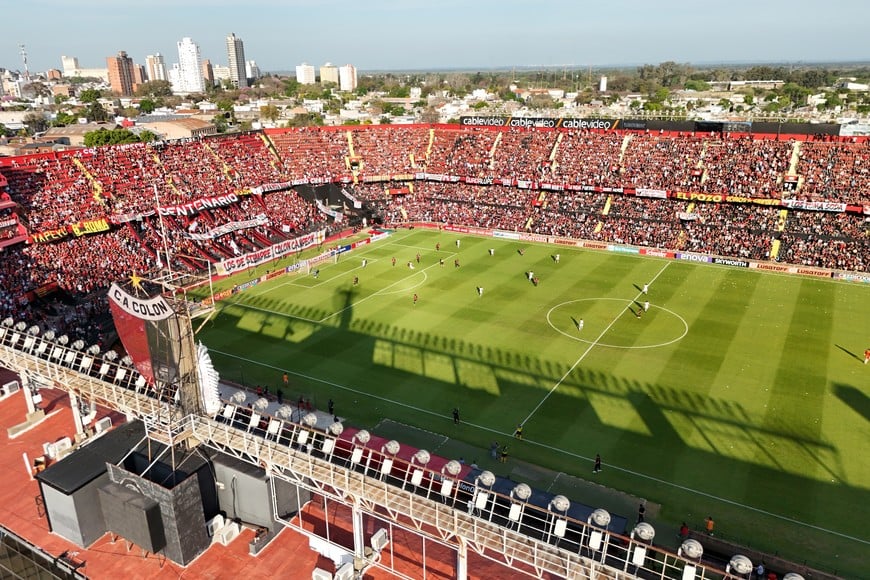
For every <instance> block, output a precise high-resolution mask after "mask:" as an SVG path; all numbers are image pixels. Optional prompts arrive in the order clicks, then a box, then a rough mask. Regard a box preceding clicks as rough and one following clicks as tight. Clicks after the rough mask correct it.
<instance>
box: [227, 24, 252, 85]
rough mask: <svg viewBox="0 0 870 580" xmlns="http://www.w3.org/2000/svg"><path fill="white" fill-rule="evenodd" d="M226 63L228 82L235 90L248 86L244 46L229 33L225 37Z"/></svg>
mask: <svg viewBox="0 0 870 580" xmlns="http://www.w3.org/2000/svg"><path fill="white" fill-rule="evenodd" d="M227 63H228V66H229V67H230V80H231V81H232V83H233V86H234V87H236V88H237V89H244V88H246V87H247V86H248V74H247V72H246V71H245V45H244V43H243V42H242V39H241V38H239V37H238V36H236V35H235V33H232V32H231V33H230V35H229V36H227Z"/></svg>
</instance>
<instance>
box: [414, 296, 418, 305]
mask: <svg viewBox="0 0 870 580" xmlns="http://www.w3.org/2000/svg"><path fill="white" fill-rule="evenodd" d="M416 305H417V295H416V294H414V306H416Z"/></svg>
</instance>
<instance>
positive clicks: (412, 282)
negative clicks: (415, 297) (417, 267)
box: [377, 270, 429, 296]
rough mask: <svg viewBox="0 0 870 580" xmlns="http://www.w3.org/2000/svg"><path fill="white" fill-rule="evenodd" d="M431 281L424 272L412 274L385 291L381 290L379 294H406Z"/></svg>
mask: <svg viewBox="0 0 870 580" xmlns="http://www.w3.org/2000/svg"><path fill="white" fill-rule="evenodd" d="M428 279H429V275H428V274H426V272H425V271H424V270H421V271H419V272H415V273H414V274H411V275H410V276H408V277H407V278H403V279H401V280H398V281H396V282H393V283H392V284H390V285H389V286H387V288H385V289H383V290H379V291H378V292H377V294H378V295H379V296H384V295H387V294H405V293H406V292H410V291H411V290H415V289H417V288H419V287H420V286H422V285H423V284H425V283H426V280H428Z"/></svg>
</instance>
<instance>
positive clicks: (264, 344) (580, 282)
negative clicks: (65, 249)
mask: <svg viewBox="0 0 870 580" xmlns="http://www.w3.org/2000/svg"><path fill="white" fill-rule="evenodd" d="M436 243H437V244H440V250H436ZM491 250H492V251H491ZM555 252H559V253H560V256H559V259H558V261H557V260H556V257H555V255H554V253H555ZM417 254H419V255H420V259H419V262H418V261H417ZM393 258H395V264H394V263H393ZM440 259H443V262H444V263H443V265H441V264H440V263H439V260H440ZM455 260H458V264H459V265H458V266H457V265H455V263H454V261H455ZM363 261H365V264H364V263H363ZM291 262H292V259H291ZM268 267H271V268H274V267H276V265H275V264H272V265H270V266H268ZM265 268H266V267H265V266H261V267H260V268H259V270H258V271H257V272H255V274H257V275H259V274H262V273H265ZM530 272H532V273H533V274H532V275H533V276H534V277H535V278H537V279H538V283H537V284H534V283H533V282H532V281H531V280H530V279H529V278H530V274H529V273H530ZM250 277H252V273H250V272H249V273H248V274H247V275H242V276H241V277H236V278H235V279H233V280H231V281H225V282H224V284H225V285H226V284H232V283H241V282H242V281H244V280H246V279H248V278H250ZM354 278H357V279H358V282H357V283H356V284H355V283H354ZM645 285H647V286H648V290H647V293H644V292H643V290H644V286H645ZM415 295H416V297H417V299H416V301H415V299H414V297H415ZM645 302H648V304H644V303H645ZM199 336H200V338H201V340H202V341H203V342H204V343H205V344H206V345H207V346H208V347H209V348H210V351H211V353H212V358H213V360H214V363H215V366H216V367H217V368H218V370H219V371H220V372H221V374H222V376H223V377H224V378H226V379H229V380H233V381H240V382H243V383H245V384H248V385H263V386H267V387H268V388H269V389H270V390H271V391H273V392H274V390H275V389H276V388H278V387H279V386H281V375H282V373H283V372H284V371H285V370H286V371H287V372H288V373H289V375H290V377H291V380H290V386H289V388H285V392H284V393H283V394H284V397H285V398H288V399H292V398H296V397H298V396H300V395H302V396H305V397H306V398H312V399H314V401H315V402H316V404H317V405H318V406H319V407H321V408H324V407H325V406H326V401H327V399H329V398H331V399H333V400H334V401H335V409H336V413H337V414H338V415H340V416H342V417H346V418H347V420H348V421H349V422H351V423H352V424H355V425H359V426H362V427H367V428H371V427H373V426H375V425H377V424H378V423H379V422H380V421H381V420H384V419H391V420H395V421H399V422H402V423H405V424H408V425H413V426H416V427H420V428H422V429H425V430H427V431H430V432H433V433H437V434H442V435H444V436H445V437H448V438H450V439H452V440H457V441H461V442H463V443H465V444H469V445H473V446H477V447H479V448H480V449H483V450H486V449H488V448H489V445H490V442H491V441H493V440H498V441H502V442H507V441H510V442H511V445H510V447H511V457H512V458H516V459H518V460H523V461H528V462H530V463H533V464H536V465H540V466H543V467H546V468H550V469H553V470H555V471H557V472H564V473H566V474H571V475H576V476H579V477H582V478H584V479H587V480H593V481H595V482H596V483H598V484H601V485H603V486H606V487H609V488H613V489H617V490H621V491H624V492H628V493H631V494H634V495H635V496H639V497H643V498H646V499H648V500H650V501H652V502H655V503H657V504H661V510H660V512H659V513H658V514H657V519H656V520H653V522H652V523H654V524H659V525H661V526H663V529H665V528H667V529H670V528H668V526H678V525H679V523H680V522H681V521H684V520H685V521H687V522H688V523H689V524H690V525H691V526H694V527H700V526H701V525H702V521H703V519H704V518H705V517H706V516H708V515H712V516H713V517H714V518H715V520H716V522H717V528H716V529H717V533H719V534H720V535H721V536H723V537H725V538H729V539H733V540H734V541H737V542H741V543H743V544H745V545H750V546H752V547H754V548H758V549H761V550H765V551H769V552H777V553H779V554H780V555H781V556H783V557H786V558H789V559H792V560H793V561H797V562H801V563H803V562H806V563H807V564H808V565H812V566H817V567H821V568H823V569H825V570H837V571H838V572H839V573H841V574H845V575H847V576H863V574H865V573H866V569H865V568H864V567H865V566H866V562H867V561H870V538H868V535H867V529H868V528H867V523H866V521H865V520H866V513H867V508H866V506H867V505H868V504H870V493H868V488H870V461H868V457H870V393H868V385H870V365H864V364H863V352H864V349H865V348H868V347H870V288H868V287H866V286H861V285H856V284H849V283H840V282H834V281H831V280H819V279H812V278H803V277H796V276H789V275H777V274H768V273H759V272H758V271H755V270H748V269H740V268H730V267H725V266H712V265H697V264H689V263H684V262H675V261H669V260H663V259H655V258H645V257H639V256H632V255H621V254H612V253H607V252H600V251H587V250H580V249H569V248H560V247H555V246H546V245H539V244H528V243H520V242H510V241H503V240H494V239H491V238H479V237H469V236H458V235H454V234H449V233H445V232H437V231H426V230H402V231H398V232H395V233H394V234H393V235H391V236H390V237H389V238H387V239H385V240H381V241H378V242H376V243H373V244H370V245H365V246H362V247H360V248H358V249H356V250H354V251H353V252H350V253H346V254H343V255H341V257H340V258H339V259H338V260H337V261H329V262H324V263H322V264H320V265H319V273H318V275H317V276H316V277H315V276H314V274H313V273H306V272H300V273H298V274H293V275H289V276H281V277H278V278H275V279H272V280H270V281H268V282H265V283H261V284H259V285H256V286H254V287H252V288H249V289H247V290H245V291H244V292H241V293H238V294H235V295H233V296H232V297H231V298H229V299H227V300H225V301H222V302H220V303H219V311H218V313H217V315H216V316H215V317H214V318H213V320H212V321H211V322H209V323H207V324H206V325H205V328H204V329H203V330H202V331H201V333H200V335H199ZM454 408H457V409H459V411H460V416H461V421H460V423H459V424H458V425H455V424H454V421H453V418H452V410H453V409H454ZM520 423H522V424H524V436H525V438H524V440H523V441H516V440H514V439H512V438H511V436H512V434H513V432H514V429H515V428H516V426H517V425H518V424H520ZM375 432H377V430H375ZM436 452H437V450H436ZM596 453H600V454H601V457H602V459H603V462H604V469H603V471H602V472H601V473H598V474H595V475H593V474H592V458H593V457H594V456H595V454H596ZM482 454H484V455H485V454H486V451H482ZM574 499H577V500H578V501H583V498H582V497H577V498H574ZM623 515H625V516H626V517H629V518H630V519H632V518H633V515H634V514H632V513H626V514H623ZM661 535H662V536H665V534H661ZM667 536H671V534H667ZM657 539H658V538H657ZM662 540H664V541H663V542H662V543H665V544H667V543H668V542H673V540H672V539H668V538H665V537H662Z"/></svg>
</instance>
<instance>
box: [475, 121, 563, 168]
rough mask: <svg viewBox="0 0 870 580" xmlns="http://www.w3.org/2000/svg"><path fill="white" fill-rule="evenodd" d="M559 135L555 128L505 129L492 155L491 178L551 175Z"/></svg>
mask: <svg viewBox="0 0 870 580" xmlns="http://www.w3.org/2000/svg"><path fill="white" fill-rule="evenodd" d="M557 136H558V133H556V132H555V131H533V130H529V129H510V130H509V131H504V132H503V133H502V134H501V139H500V140H499V143H498V146H497V147H496V148H495V152H494V154H493V159H492V171H491V172H490V177H494V178H502V179H523V180H536V179H540V178H542V177H544V176H547V175H549V173H550V167H551V161H550V154H551V153H552V151H553V146H554V144H555V143H556V137H557Z"/></svg>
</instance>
